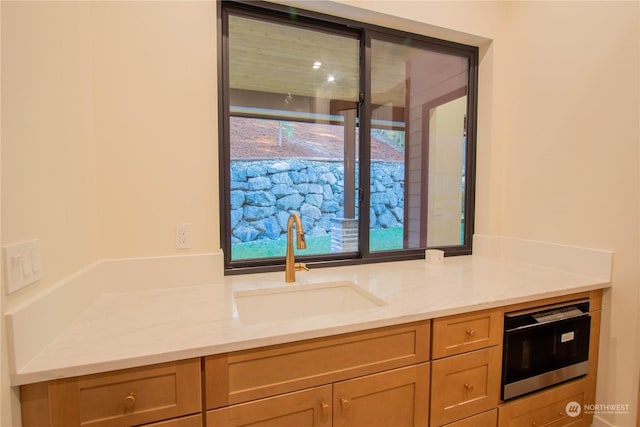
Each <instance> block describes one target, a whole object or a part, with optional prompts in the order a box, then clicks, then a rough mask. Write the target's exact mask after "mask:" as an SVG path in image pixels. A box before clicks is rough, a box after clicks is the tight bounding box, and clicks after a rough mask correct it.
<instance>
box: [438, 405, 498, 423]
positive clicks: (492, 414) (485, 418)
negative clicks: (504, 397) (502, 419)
mask: <svg viewBox="0 0 640 427" xmlns="http://www.w3.org/2000/svg"><path fill="white" fill-rule="evenodd" d="M497 424H498V410H497V409H492V410H491V411H487V412H483V413H482V414H478V415H474V416H472V417H469V418H465V419H463V420H460V421H456V422H453V423H451V424H447V425H446V426H445V427H496V425H497Z"/></svg>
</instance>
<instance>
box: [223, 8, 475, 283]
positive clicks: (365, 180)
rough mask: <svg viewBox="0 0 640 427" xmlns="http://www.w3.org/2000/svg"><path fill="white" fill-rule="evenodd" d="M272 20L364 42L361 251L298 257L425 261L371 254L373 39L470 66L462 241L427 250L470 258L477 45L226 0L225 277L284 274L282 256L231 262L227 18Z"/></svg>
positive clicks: (416, 251)
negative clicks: (443, 55) (451, 56)
mask: <svg viewBox="0 0 640 427" xmlns="http://www.w3.org/2000/svg"><path fill="white" fill-rule="evenodd" d="M230 12H231V13H233V14H239V15H243V16H247V17H256V18H260V19H271V20H273V22H283V20H285V21H286V20H289V19H295V23H296V24H297V25H301V26H302V27H309V28H312V29H314V30H321V31H327V32H329V33H333V34H341V35H344V34H359V40H360V49H361V50H360V52H361V54H360V70H361V76H360V90H361V93H362V94H363V95H364V102H361V104H360V112H359V115H360V122H359V128H360V132H359V137H360V140H359V150H360V151H359V164H360V168H359V188H360V192H361V195H360V209H359V210H358V219H359V221H358V227H359V230H358V231H359V237H358V239H359V248H360V250H359V251H358V252H355V253H335V254H321V255H307V256H305V255H302V254H297V255H296V258H297V259H299V260H301V261H304V262H306V263H307V265H309V266H310V267H312V268H319V267H331V266H339V265H356V264H366V263H376V262H391V261H401V260H411V259H420V258H424V250H425V249H427V248H410V249H398V250H393V251H375V252H371V251H370V250H369V204H370V198H369V196H370V191H369V188H370V186H369V183H370V167H371V156H370V131H371V129H370V120H371V111H370V103H369V102H368V100H370V92H371V79H370V74H371V40H372V38H376V39H378V40H386V41H392V42H393V41H401V40H406V39H407V38H409V39H410V40H411V42H412V43H416V45H417V46H423V47H427V48H428V49H429V50H431V51H436V52H441V53H447V54H455V55H457V56H462V57H466V58H467V59H468V61H469V69H468V86H467V87H468V92H467V122H466V133H467V139H466V144H467V147H466V152H465V171H466V172H465V192H464V234H463V236H464V242H463V244H462V245H452V246H433V247H432V246H429V247H428V249H441V250H443V251H444V252H445V256H459V255H470V254H471V253H472V243H473V242H472V240H473V231H474V219H475V218H474V217H475V190H476V146H477V114H478V113H477V111H478V65H479V49H478V48H477V47H475V46H470V45H465V44H461V43H457V42H452V41H447V40H441V39H436V38H433V37H429V36H425V35H420V34H415V33H409V32H406V31H402V30H399V29H393V28H387V27H382V26H378V25H372V24H367V23H363V22H358V21H353V20H350V19H346V18H341V17H336V16H331V15H327V14H322V13H318V12H312V11H307V10H304V9H297V8H292V7H289V6H285V5H280V4H275V3H269V2H265V1H246V0H223V1H220V2H218V7H217V43H218V46H217V48H218V52H219V54H218V64H217V72H218V93H219V96H218V150H219V191H220V244H221V247H222V249H223V252H224V269H225V275H232V274H246V273H258V272H269V271H281V270H283V269H284V255H283V256H282V257H281V258H280V257H278V258H264V259H251V260H237V261H232V260H231V227H230V225H231V219H230V167H229V166H230V162H231V159H230V136H229V128H228V124H229V118H230V114H229V111H228V106H229V76H228V75H227V70H226V68H225V63H228V57H227V55H228V44H227V41H228V28H227V25H226V24H227V23H228V14H229V13H230Z"/></svg>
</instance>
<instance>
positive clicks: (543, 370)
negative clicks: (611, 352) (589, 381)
mask: <svg viewBox="0 0 640 427" xmlns="http://www.w3.org/2000/svg"><path fill="white" fill-rule="evenodd" d="M590 328H591V318H590V316H589V314H584V315H581V316H578V317H573V318H570V319H565V320H559V321H554V322H548V323H540V324H533V325H527V326H521V327H518V328H514V329H512V330H506V331H505V334H504V343H503V345H504V348H503V353H504V354H503V360H502V399H503V400H507V399H511V398H514V397H517V396H521V395H523V394H525V393H529V392H532V391H535V390H540V389H542V388H545V387H548V386H551V385H554V384H558V383H560V382H563V381H566V380H569V379H572V378H576V377H579V376H581V375H585V374H586V373H587V371H588V368H589V365H588V364H589V362H588V360H589V332H590Z"/></svg>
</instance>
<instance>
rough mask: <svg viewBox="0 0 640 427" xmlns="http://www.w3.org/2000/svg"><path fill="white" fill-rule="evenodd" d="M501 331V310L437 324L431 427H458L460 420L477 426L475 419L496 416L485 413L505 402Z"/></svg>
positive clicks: (435, 323) (432, 375)
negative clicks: (502, 391) (501, 386)
mask: <svg viewBox="0 0 640 427" xmlns="http://www.w3.org/2000/svg"><path fill="white" fill-rule="evenodd" d="M502 331H503V312H502V310H501V309H494V310H484V311H479V312H476V313H469V314H462V315H455V316H448V317H442V318H439V319H435V320H434V321H433V344H432V359H434V360H433V361H432V362H431V420H430V425H431V426H432V427H435V426H443V425H445V424H450V423H452V425H457V424H456V423H455V422H456V421H458V420H459V422H460V423H462V424H461V425H462V426H464V425H467V424H465V423H471V424H469V425H473V423H474V422H476V421H475V420H474V418H475V416H476V415H477V416H479V417H480V420H481V421H482V422H485V421H486V417H491V415H490V414H482V412H485V411H490V410H492V409H495V408H496V407H497V405H498V403H499V401H500V377H501V366H502V345H501V344H502ZM465 419H466V420H465ZM476 425H483V424H476ZM488 425H491V424H488ZM493 425H495V422H494V423H493Z"/></svg>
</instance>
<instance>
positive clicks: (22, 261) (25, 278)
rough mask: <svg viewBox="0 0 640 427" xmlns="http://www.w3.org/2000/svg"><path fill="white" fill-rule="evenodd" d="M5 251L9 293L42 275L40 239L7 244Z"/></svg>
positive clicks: (5, 278)
mask: <svg viewBox="0 0 640 427" xmlns="http://www.w3.org/2000/svg"><path fill="white" fill-rule="evenodd" d="M2 249H3V252H4V257H3V259H4V282H5V284H6V289H7V293H8V294H10V293H11V292H15V291H17V290H19V289H22V288H24V287H25V286H27V285H30V284H32V283H34V282H37V281H38V280H40V278H41V277H42V266H41V256H40V240H30V241H28V242H22V243H16V244H13V245H7V246H4V247H3V248H2Z"/></svg>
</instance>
